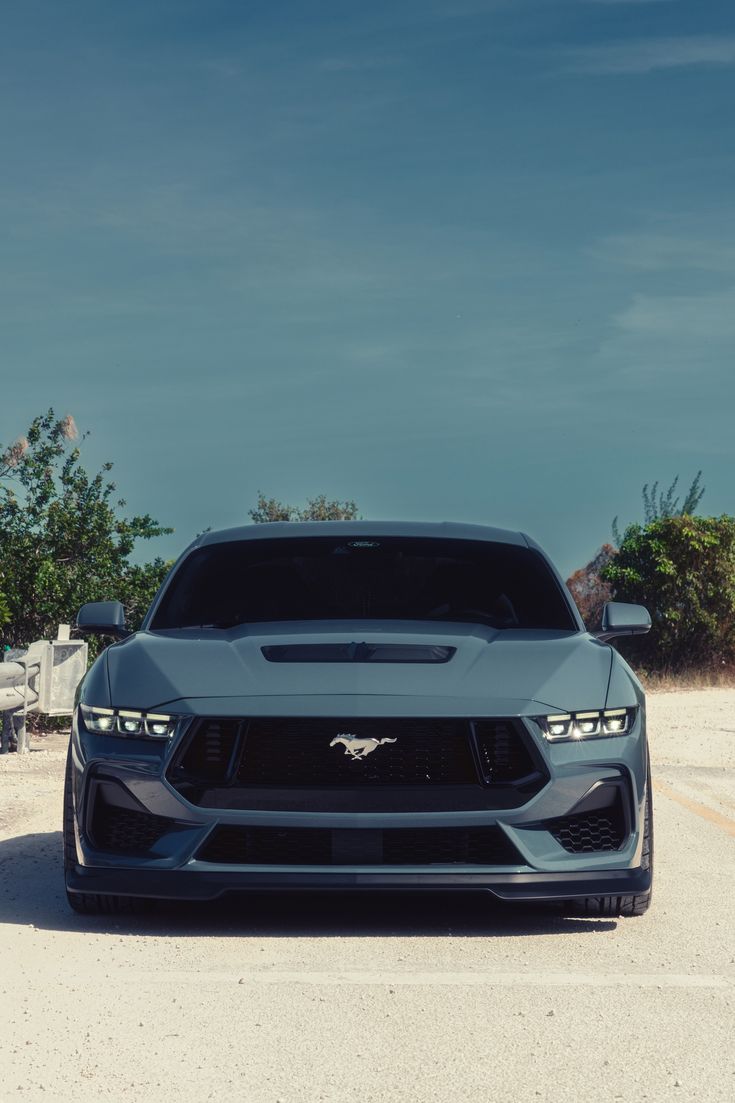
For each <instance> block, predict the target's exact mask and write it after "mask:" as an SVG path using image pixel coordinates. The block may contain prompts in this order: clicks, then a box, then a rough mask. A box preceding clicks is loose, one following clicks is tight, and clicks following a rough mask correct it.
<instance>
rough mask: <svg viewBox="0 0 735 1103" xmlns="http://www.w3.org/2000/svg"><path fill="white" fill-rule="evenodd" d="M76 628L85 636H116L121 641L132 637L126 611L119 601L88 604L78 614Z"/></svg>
mask: <svg viewBox="0 0 735 1103" xmlns="http://www.w3.org/2000/svg"><path fill="white" fill-rule="evenodd" d="M76 627H77V631H78V632H81V633H82V635H85V636H87V635H97V636H114V637H115V638H116V639H119V640H121V639H124V638H125V636H129V635H130V633H129V632H128V629H127V628H126V627H125V610H124V609H123V607H122V605H121V603H120V602H119V601H89V602H87V604H86V605H83V606H82V607H81V609H80V610H79V612H78V613H77V620H76Z"/></svg>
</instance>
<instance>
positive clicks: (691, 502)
mask: <svg viewBox="0 0 735 1103" xmlns="http://www.w3.org/2000/svg"><path fill="white" fill-rule="evenodd" d="M678 485H679V476H678V475H677V476H676V478H675V479H674V481H673V483H672V484H671V486H670V487H669V489H668V490H667V491H666V492H665V493H664V491H663V490H659V488H658V481H656V482H655V483H652V484H651V485H650V486H649V484H648V483H645V485H644V487H643V490H642V491H641V497H642V498H643V524H644V525H650V524H651V523H652V522H653V521H658V520H660V519H662V518H665V517H685V516H687V515H690V514H694V513H696V511H697V507H698V506H699V503H700V502H701V501H702V498H703V497H704V492H705V490H706V487H704V486H702V472H701V471H698V472H697V474H696V475H695V476H694V478H693V479H692V482H691V485H690V487H689V489H688V490H687V492H686V494H685V496H684V501H683V502H682V504H681V507H680V506H679V497H678V495H677V493H676V488H677V486H678ZM612 534H613V540H614V541H615V543H616V545H617V546H618V547H620V545H621V544H622V543H623V541H624V539H625V533H623V534H622V535H621V533H620V528H619V526H618V519H617V517H615V518H613V523H612Z"/></svg>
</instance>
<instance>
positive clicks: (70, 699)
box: [0, 624, 88, 754]
mask: <svg viewBox="0 0 735 1103" xmlns="http://www.w3.org/2000/svg"><path fill="white" fill-rule="evenodd" d="M87 655H88V645H87V643H86V641H85V640H72V639H70V638H69V626H68V625H66V624H60V625H59V632H58V636H57V638H56V639H55V640H36V641H35V642H34V643H32V644H31V645H30V647H28V648H27V649H26V650H15V651H6V652H5V654H4V656H3V658H4V660H5V661H4V662H3V663H2V664H1V665H0V713H2V739H1V740H0V754H6V753H7V752H8V751H9V750H10V749H11V744H12V743H17V748H18V753H19V754H23V753H25V752H26V751H27V750H28V734H27V729H26V716H27V715H28V713H29V712H40V713H43V714H44V715H45V716H70V715H71V713H72V712H73V711H74V695H75V693H76V688H77V686H78V685H79V682H80V681H81V680H82V678H83V677H84V673H85V671H86V669H87Z"/></svg>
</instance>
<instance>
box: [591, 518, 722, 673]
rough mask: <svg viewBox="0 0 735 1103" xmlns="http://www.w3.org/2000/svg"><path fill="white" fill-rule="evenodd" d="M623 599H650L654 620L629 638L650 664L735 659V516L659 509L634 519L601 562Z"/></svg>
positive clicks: (675, 666)
mask: <svg viewBox="0 0 735 1103" xmlns="http://www.w3.org/2000/svg"><path fill="white" fill-rule="evenodd" d="M602 578H603V579H604V580H605V581H607V582H609V583H610V584H611V585H612V587H613V590H614V595H615V598H616V599H617V600H619V601H632V602H636V603H640V604H641V605H645V606H646V607H647V608H648V609H649V611H650V613H651V619H652V622H653V627H652V629H651V632H650V634H649V635H648V636H643V637H640V638H638V639H635V640H630V641H626V643H625V645H624V650H625V652H626V654H628V655H629V656H630V658H631V659H632V660H633V661H634V662H637V663H639V664H641V665H642V666H643V667H644V668H645V669H647V670H652V671H665V670H672V671H677V670H681V669H684V668H686V667H708V666H711V665H713V664H714V663H723V662H724V663H730V662H733V661H735V517H727V516H723V517H692V516H691V515H687V514H685V515H681V516H672V517H661V518H659V519H657V520H654V521H651V522H650V523H649V524H647V525H643V526H641V525H629V526H628V528H627V529H626V531H625V535H624V538H623V541H622V543H621V545H620V550H619V552H618V554H617V556H616V557H615V558H614V559H613V560H612V561H611V562H610V563H609V564H608V565H607V566H606V567H605V568H604V569H603V571H602Z"/></svg>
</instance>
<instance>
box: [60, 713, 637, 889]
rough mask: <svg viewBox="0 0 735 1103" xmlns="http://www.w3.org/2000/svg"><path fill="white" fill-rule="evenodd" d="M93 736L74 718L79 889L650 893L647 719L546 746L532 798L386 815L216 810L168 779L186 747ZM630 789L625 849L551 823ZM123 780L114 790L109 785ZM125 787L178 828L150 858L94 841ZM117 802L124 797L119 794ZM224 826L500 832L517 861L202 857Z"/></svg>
mask: <svg viewBox="0 0 735 1103" xmlns="http://www.w3.org/2000/svg"><path fill="white" fill-rule="evenodd" d="M124 750H125V754H123V753H121V752H122V751H123V747H122V746H121V742H120V740H119V739H116V738H114V737H107V736H97V735H94V734H92V733H90V732H88V731H86V729H84V728H83V726H78V725H77V723H76V722H75V724H74V726H73V734H72V779H71V780H72V792H73V800H74V806H75V819H76V840H75V841H76V858H77V860H76V862H74V863H72V864H71V865H70V866H69V867H68V868H67V873H66V876H67V888H68V890H69V892H71V893H99V894H119V895H129V896H135V897H152V898H158V899H169V900H213V899H216V898H218V897H221V896H223V895H225V894H227V893H233V892H234V893H237V892H242V891H254V892H262V891H269V890H287V891H290V890H317V889H318V890H330V889H331V890H338V891H340V890H341V891H351V890H360V891H362V890H371V891H384V890H397V891H406V890H409V891H427V890H451V891H458V890H459V891H462V890H466V891H478V890H480V891H487V892H490V893H492V894H493V895H494V896H495V897H497V898H498V899H502V900H517V901H555V900H567V899H575V898H577V899H582V898H585V897H590V896H602V895H606V896H607V895H619V896H626V895H639V894H643V893H645V892H647V891H648V890H649V888H650V883H651V877H650V873H649V871H648V870H647V869H643V868H642V866H641V850H642V838H641V834H642V833H641V819H642V809H643V803H644V800H645V783H646V770H647V750H646V743H645V729H644V726H643V723H642V722H640V723H639V724H638V725H637V727H636V730H635V732H633V733H631V735H630V736H627V737H626V738H625V739H620V738H618V739H609V740H599V741H598V742H597V743H596V744H595V745H594V746H589V747H579V746H572V745H571V744H559V745H556V746H552V747H546V746H544V745H543V744H540V745H539V751H540V753H542V754H543V756H544V760H545V763H546V766H547V767H548V775H549V777H548V781H547V782H546V783H545V784H544V785H543V787H542V788H541V789H540V791H538V792H535V793H534V794H533V795H532V796H531V797H530V799H528V800H527V802H526V803H524V804H522V805H519V806H515V807H506V808H488V807H484V808H478V807H474V808H471V807H470V808H461V806H460V807H459V808H458V807H457V806H456V805H455V806H454V807H451V806H450V807H448V808H445V809H443V810H441V809H436V810H433V811H428V810H426V811H421V812H408V811H397V810H393V811H384V812H382V813H361V812H354V811H353V812H349V811H346V810H344V811H341V812H318V811H304V810H301V811H286V810H280V811H277V810H273V809H263V808H261V809H253V808H250V809H237V810H235V809H221V808H220V809H216V808H206V807H201V806H197V805H194V804H191V803H189V802H188V801H187V800H186V799H185V798H184V797H182V795H181V794H180V793H179V792H177V791H176V789H175V788H174V787H173V786H172V785H171V784H170V783H169V781H168V780H167V778H166V771H167V767H168V765H169V764H170V762H171V758H172V755H173V753H174V750H175V748H173V747H170V746H169V747H166V746H164V745H157V744H155V743H153V742H152V741H148V742H147V743H146V742H143V741H132V740H131V741H130V742H128V743H126V744H125V748H124ZM601 785H604V786H615V785H618V786H619V787H620V792H621V794H623V795H624V799H625V804H626V809H627V811H626V818H627V823H626V831H625V837H624V841H623V843H622V844H621V846H620V847H619V848H617V849H615V850H607V851H600V852H590V853H569V852H567V851H566V850H565V849H564V848H563V847H562V845H560V843H559V841H558V840H557V839H555V838H554V837H553V835H552V834H551V833H550V832H549V831H547V830H544V829H542V828H543V824H544V823H545V822H546V821H548V820H550V819H552V818H553V817H560V816H561V817H563V816H566V815H569V814H571V813H572V812H573V811H574V809H575V808H576V807H578V806H579V803H580V801H582V800H583V799H585V797H586V796H587V795H589V793H590V791H591V790H592V789H594V788H595V786H601ZM110 786H112V789H110ZM100 787H103V788H104V787H107V792H108V795H109V794H110V793H111V792H113V791H117V792H119V793H120V794H123V799H122V805H123V806H125V805H127V806H128V807H130V808H135V807H137V808H139V809H142V810H144V811H145V812H146V813H147V814H149V815H151V816H154V817H165V818H166V819H167V820H168V822H169V823H170V825H171V829H170V830H169V831H168V832H166V833H164V834H163V835H162V836H161V837H160V838H159V839H157V840H156V842H155V843H154V844H153V845H152V846H151V847H150V849H149V851H148V852H147V853H146V854H145V855H135V856H131V855H127V854H124V853H120V852H117V853H115V852H114V850H113V848H108V847H106V846H101V845H100V844H99V841H95V836H94V830H93V829H92V828H91V824H92V819H93V813H94V808H95V802H96V800H97V791H98V789H99V788H100ZM115 799H117V798H115ZM222 827H227V829H228V830H230V829H233V828H236V829H237V828H247V827H258V828H268V829H278V828H283V829H288V830H293V829H297V830H298V829H302V828H303V829H314V828H316V829H318V830H324V829H327V830H329V831H333V832H335V833H336V832H342V834H344V833H345V832H346V831H347V833H349V834H352V830H350V829H353V830H355V833H359V832H360V829H365V830H369V831H372V832H374V833H377V832H379V831H390V830H391V829H395V828H403V827H406V828H412V829H419V830H420V829H423V828H427V829H431V828H442V829H447V828H449V829H453V828H457V829H468V830H474V829H477V828H480V829H485V828H492V829H494V830H498V831H499V832H501V833H502V835H503V836H504V839H505V840H507V842H508V843H509V845H511V846H512V847H513V848H514V850H515V858H514V859H513V860H512V862H509V861H505V862H504V863H503V864H502V866H499V865H490V864H484V865H479V864H465V863H462V864H450V863H449V862H447V863H445V864H442V865H440V864H438V863H436V862H433V861H432V862H431V863H430V864H425V865H422V866H417V865H416V864H410V865H409V864H405V865H390V864H376V865H372V864H367V863H366V862H365V861H364V859H363V861H362V863H361V864H358V865H357V866H355V865H353V866H352V867H350V864H349V863H343V862H341V861H340V862H339V863H338V864H337V863H335V864H333V865H331V866H329V867H328V868H325V867H324V866H319V865H316V864H313V863H311V862H310V864H308V865H307V864H304V863H302V864H301V865H299V866H296V865H295V864H291V865H286V864H275V863H274V864H270V865H267V864H264V863H263V862H261V863H260V864H258V865H253V864H250V865H246V864H245V863H244V862H243V863H242V864H241V863H240V862H239V860H238V862H236V863H229V864H218V863H217V862H213V861H203V860H201V855H202V852H203V848H204V847H205V845H206V844H207V841H208V840H210V839H211V838H212V837H213V836H214V835H215V833H216V832H217V831H218V830H219V829H220V828H222Z"/></svg>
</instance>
